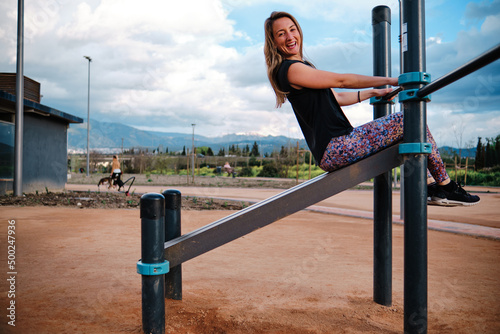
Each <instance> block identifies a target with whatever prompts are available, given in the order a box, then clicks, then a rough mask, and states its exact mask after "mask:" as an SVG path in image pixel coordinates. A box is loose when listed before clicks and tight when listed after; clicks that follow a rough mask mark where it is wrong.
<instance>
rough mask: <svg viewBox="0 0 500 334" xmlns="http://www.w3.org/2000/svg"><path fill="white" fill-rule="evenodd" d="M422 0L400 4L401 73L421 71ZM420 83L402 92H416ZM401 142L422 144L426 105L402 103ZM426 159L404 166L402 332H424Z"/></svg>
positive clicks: (422, 156) (418, 156)
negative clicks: (409, 90)
mask: <svg viewBox="0 0 500 334" xmlns="http://www.w3.org/2000/svg"><path fill="white" fill-rule="evenodd" d="M424 3H425V2H424V0H404V1H403V34H402V36H401V37H402V43H403V59H404V60H403V64H404V68H403V73H409V72H425V67H426V65H425V64H426V59H425V4H424ZM421 87H422V84H421V83H415V84H408V85H407V86H405V89H419V88H421ZM403 111H404V143H405V144H406V143H424V142H426V139H427V138H426V137H427V136H426V117H427V115H426V111H427V110H426V102H425V101H423V100H421V99H416V100H408V101H405V102H403ZM426 168H427V156H426V155H425V154H422V153H415V154H414V155H413V158H412V159H410V160H409V161H408V162H406V163H405V165H404V182H405V189H404V196H405V198H404V207H405V214H404V221H405V225H404V331H405V333H420V334H422V333H426V332H427V184H426Z"/></svg>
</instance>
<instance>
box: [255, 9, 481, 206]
mask: <svg viewBox="0 0 500 334" xmlns="http://www.w3.org/2000/svg"><path fill="white" fill-rule="evenodd" d="M264 29H265V44H264V54H265V58H266V65H267V75H268V78H269V81H270V82H271V86H272V88H273V90H274V93H275V95H276V106H277V107H281V105H282V104H283V103H285V101H286V100H288V101H289V102H290V104H291V105H292V108H293V111H294V113H295V116H296V118H297V121H298V123H299V125H300V128H301V130H302V133H303V134H304V137H305V139H306V142H307V144H308V146H309V149H310V150H311V152H312V154H313V156H314V158H315V160H316V162H317V163H318V165H319V167H320V168H322V169H323V170H325V171H327V172H330V171H334V170H336V169H339V168H341V167H344V166H347V165H349V164H352V163H353V162H356V161H358V160H360V159H363V158H366V157H368V156H370V155H372V154H374V153H376V152H378V151H380V150H382V149H384V148H386V147H388V146H390V145H393V144H395V143H398V142H400V141H402V139H403V114H402V113H394V114H391V115H389V116H386V117H382V118H379V119H376V120H374V121H371V122H369V123H366V124H364V125H361V126H359V127H356V128H353V127H352V126H351V124H350V122H349V120H348V119H347V117H346V116H345V114H344V112H343V111H342V108H341V107H342V106H347V105H352V104H355V103H360V102H361V101H364V100H367V99H369V98H371V97H374V96H378V97H381V96H384V95H386V94H387V93H389V92H391V91H392V88H386V89H371V87H379V86H385V85H389V86H397V85H398V79H397V78H391V77H373V76H365V75H358V74H341V73H334V72H328V71H321V70H318V69H316V68H315V67H314V66H313V65H312V64H311V63H309V62H308V61H306V60H305V59H304V56H303V51H302V46H303V33H302V29H301V28H300V25H299V23H298V22H297V20H296V19H295V18H294V17H293V16H292V15H291V14H289V13H286V12H273V13H271V16H270V17H269V18H268V19H267V20H266V21H265V24H264ZM337 88H350V89H359V90H357V91H350V92H337V91H336V90H335V89H337ZM427 141H428V142H429V143H431V144H432V153H431V154H429V157H428V166H427V167H428V170H427V175H428V196H429V198H430V203H431V204H437V205H446V206H455V205H474V204H477V203H479V200H480V199H479V197H478V196H475V195H471V194H469V193H467V192H466V191H465V190H464V189H463V188H462V187H461V186H460V185H458V184H456V183H455V182H453V181H451V180H450V178H449V176H448V174H447V173H446V170H445V168H444V164H443V161H442V159H441V156H440V155H439V152H438V150H437V146H436V143H435V142H434V139H433V137H432V135H431V133H430V132H429V130H428V129H427Z"/></svg>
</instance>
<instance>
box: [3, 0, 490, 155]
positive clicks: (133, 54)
mask: <svg viewBox="0 0 500 334" xmlns="http://www.w3.org/2000/svg"><path fill="white" fill-rule="evenodd" d="M24 3H25V51H24V71H25V72H24V74H25V75H26V76H28V77H30V78H32V79H34V80H36V81H38V82H40V83H41V90H42V94H43V99H42V104H45V105H48V106H50V107H53V108H56V109H59V110H61V111H64V112H67V113H70V114H72V115H76V116H79V117H81V118H84V119H86V117H87V79H88V61H87V60H86V59H85V58H84V56H90V57H91V58H92V62H91V63H90V80H91V92H90V110H91V111H90V113H91V116H90V117H91V119H96V120H98V121H104V122H120V123H123V124H127V125H130V126H134V127H137V128H140V129H145V130H156V131H163V132H181V133H191V131H192V126H191V124H193V123H195V124H196V127H195V131H196V133H197V134H201V135H206V136H219V135H223V134H227V133H253V134H255V133H258V134H262V135H285V136H289V137H293V138H301V137H302V135H301V133H300V129H299V128H298V124H297V122H296V120H295V118H294V116H293V113H292V111H291V108H290V106H289V105H288V104H286V105H285V106H284V107H283V108H281V109H275V107H274V105H275V99H274V95H273V92H272V90H271V88H270V85H269V83H268V81H267V77H266V74H265V73H266V72H265V64H264V57H263V52H262V48H263V39H264V31H263V23H264V20H265V19H266V18H267V17H268V16H269V14H270V13H271V12H272V11H273V10H284V11H289V12H291V13H292V14H294V15H295V16H296V18H297V19H298V20H299V22H300V23H301V26H302V29H303V31H304V37H305V40H304V47H305V52H306V56H307V58H308V59H310V60H312V61H313V62H314V64H315V65H316V66H317V67H318V68H320V69H324V70H330V71H335V72H343V73H360V74H367V75H370V74H372V66H373V65H372V46H371V44H372V26H371V10H372V8H373V7H375V6H377V5H380V4H385V5H387V6H389V7H390V8H391V12H392V50H393V52H392V63H393V69H392V73H393V76H398V75H399V73H400V72H399V71H400V69H399V45H398V43H397V40H398V37H397V36H398V34H399V4H398V1H396V0H389V1H386V2H385V3H383V1H380V0H376V1H373V0H357V1H344V0H328V1H326V0H308V1H303V0H288V1H282V0H280V1H278V0H274V1H273V0H185V1H178V0H176V1H166V0H145V1H136V0H134V1H132V0H87V1H80V0H71V1H70V0H25V1H24ZM16 22H17V1H16V0H2V1H1V2H0V50H1V54H2V57H0V72H15V70H16V36H17V32H16V29H17V23H16ZM499 36H500V0H476V1H464V0H431V1H427V3H426V40H427V72H429V73H430V74H431V75H432V78H433V79H436V78H438V77H440V76H442V75H444V74H446V73H448V72H449V71H451V70H453V69H455V68H456V67H458V66H460V65H462V64H463V63H465V62H466V61H468V60H470V59H472V58H474V57H476V56H477V55H479V54H481V53H482V52H484V51H486V50H488V49H490V48H491V47H493V46H495V45H497V44H498V43H500V37H499ZM396 108H397V109H398V110H399V104H398V105H397V107H396ZM345 112H346V114H347V116H348V117H349V119H350V120H351V123H352V124H353V125H360V124H362V123H364V122H367V121H369V120H370V119H371V117H372V108H371V106H370V105H369V103H368V102H364V103H362V104H358V105H356V106H352V107H346V108H345ZM428 124H429V127H430V128H431V131H432V132H433V134H434V136H435V138H436V140H437V141H438V145H454V146H457V142H458V141H459V140H460V139H457V138H461V141H462V146H463V147H465V146H475V145H476V143H477V137H478V136H482V137H483V138H484V137H495V136H497V135H498V134H500V61H497V62H495V63H493V64H491V65H489V66H487V67H485V68H483V69H482V70H480V71H478V72H476V73H475V74H473V75H471V76H469V77H467V78H466V79H463V80H461V81H459V82H457V83H454V84H452V85H450V86H448V87H447V88H444V89H442V90H440V91H439V92H436V93H434V94H433V95H432V102H431V103H429V104H428Z"/></svg>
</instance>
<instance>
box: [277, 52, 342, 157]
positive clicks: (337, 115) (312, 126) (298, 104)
mask: <svg viewBox="0 0 500 334" xmlns="http://www.w3.org/2000/svg"><path fill="white" fill-rule="evenodd" d="M298 62H300V61H298V60H285V61H284V62H283V63H282V64H281V66H280V68H279V70H278V77H277V79H278V86H279V87H280V89H281V90H282V91H284V92H288V94H287V99H288V101H290V104H291V105H292V108H293V111H294V113H295V117H297V121H298V122H299V125H300V128H301V130H302V133H303V134H304V137H305V139H306V142H307V145H308V146H309V149H310V150H311V152H312V154H313V156H314V159H315V160H316V164H318V163H319V162H320V161H321V159H322V158H323V154H324V152H325V150H326V147H327V146H328V143H329V142H330V140H331V139H332V138H334V137H338V136H343V135H346V134H348V133H350V132H351V131H352V125H351V123H350V122H349V120H348V119H347V117H346V116H345V114H344V112H343V111H342V108H340V105H339V104H338V102H337V100H336V99H335V96H334V95H333V92H332V90H331V89H329V88H326V89H310V88H302V89H295V88H293V87H292V86H290V82H289V81H288V69H289V68H290V65H292V64H294V63H298ZM302 63H304V64H306V65H308V66H311V65H310V64H309V63H307V62H302Z"/></svg>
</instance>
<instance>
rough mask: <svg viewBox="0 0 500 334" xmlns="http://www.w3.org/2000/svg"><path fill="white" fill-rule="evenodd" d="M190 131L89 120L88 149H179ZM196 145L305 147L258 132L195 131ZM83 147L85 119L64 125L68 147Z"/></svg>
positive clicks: (265, 149) (187, 144)
mask: <svg viewBox="0 0 500 334" xmlns="http://www.w3.org/2000/svg"><path fill="white" fill-rule="evenodd" d="M192 139H193V135H192V134H187V133H175V132H156V131H144V130H139V129H136V128H133V127H131V126H128V125H124V124H120V123H107V122H99V121H96V120H93V119H91V120H90V144H89V146H90V151H92V150H96V151H99V152H119V151H121V149H122V147H123V148H124V149H130V148H136V149H137V148H142V149H146V148H147V149H149V150H150V151H152V150H157V149H159V150H160V151H162V152H165V151H166V150H167V149H168V152H178V151H182V149H183V148H184V147H185V148H186V149H190V148H191V146H192ZM194 140H195V142H194V144H195V146H196V147H200V146H207V147H210V148H211V149H212V151H213V152H214V154H217V152H218V151H219V149H221V148H225V149H226V152H227V150H228V147H229V146H231V145H238V146H239V148H240V149H243V148H244V147H245V146H246V145H248V146H249V147H250V149H251V148H252V145H253V144H254V142H256V143H257V144H258V146H259V151H260V153H261V154H265V153H271V152H272V151H273V150H278V151H279V150H280V149H281V146H285V147H287V146H290V145H291V146H293V147H296V145H297V141H298V142H299V145H300V147H301V148H304V147H306V142H305V140H304V139H296V138H288V137H285V136H260V135H251V134H248V135H242V134H227V135H223V136H219V137H205V136H201V135H197V134H195V136H194ZM86 148H87V123H82V124H71V125H70V128H69V129H68V150H69V151H70V152H85V150H86Z"/></svg>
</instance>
